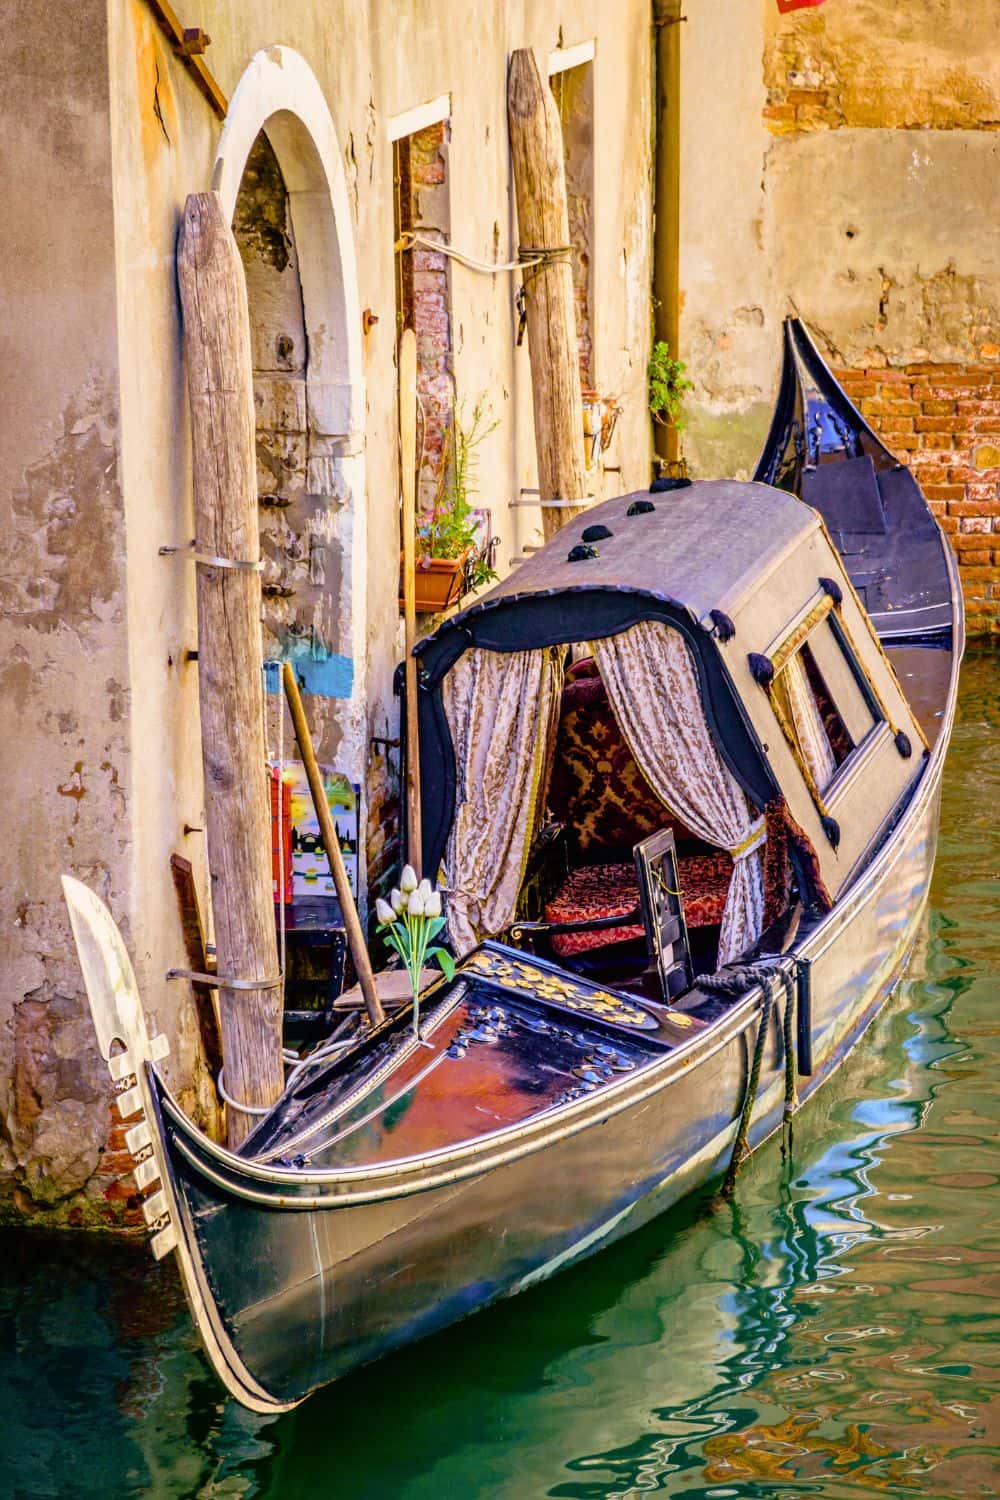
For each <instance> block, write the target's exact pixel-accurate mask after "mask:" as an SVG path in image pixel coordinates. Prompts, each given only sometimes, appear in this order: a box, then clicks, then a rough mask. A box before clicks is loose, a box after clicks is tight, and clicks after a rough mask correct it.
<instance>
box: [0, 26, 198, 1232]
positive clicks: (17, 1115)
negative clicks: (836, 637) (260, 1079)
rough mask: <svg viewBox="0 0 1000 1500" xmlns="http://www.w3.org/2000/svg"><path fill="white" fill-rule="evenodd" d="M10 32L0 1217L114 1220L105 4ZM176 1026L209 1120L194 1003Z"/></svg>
mask: <svg viewBox="0 0 1000 1500" xmlns="http://www.w3.org/2000/svg"><path fill="white" fill-rule="evenodd" d="M4 21H5V27H4V38H3V41H2V42H0V48H2V51H3V75H4V84H3V88H2V90H0V138H2V141H3V148H2V149H3V160H4V171H5V179H6V180H5V203H6V234H5V246H4V254H3V256H2V257H0V274H2V276H3V281H4V287H3V298H2V301H3V306H4V330H3V342H4V358H3V361H2V363H0V372H2V373H0V380H2V385H3V392H2V409H3V420H2V422H0V475H2V479H0V516H2V521H0V604H2V608H0V664H2V665H0V711H2V714H3V719H4V723H5V725H6V726H7V731H8V732H7V737H6V744H5V752H4V776H3V785H4V821H3V833H4V857H3V873H2V875H0V1218H6V1217H8V1216H10V1215H12V1214H14V1215H19V1216H22V1217H24V1218H26V1219H28V1220H29V1221H31V1222H34V1223H50V1224H84V1225H91V1226H101V1225H105V1224H109V1223H117V1222H120V1221H121V1217H122V1212H123V1203H124V1202H125V1200H126V1199H127V1197H128V1193H127V1191H124V1192H123V1190H122V1188H121V1186H120V1185H119V1184H118V1182H117V1180H116V1178H117V1173H118V1171H119V1170H120V1166H121V1163H120V1161H119V1160H117V1159H116V1157H115V1154H114V1153H115V1150H116V1149H117V1148H118V1146H119V1145H120V1142H118V1141H116V1140H115V1139H114V1137H113V1136H112V1134H111V1120H110V1117H109V1109H108V1084H107V1074H106V1071H105V1069H104V1065H103V1063H101V1062H100V1061H99V1059H98V1057H97V1053H96V1049H95V1047H94V1042H93V1031H92V1027H91V1023H90V1016H89V1012H88V1011H87V1009H86V1002H85V1000H84V998H83V993H82V983H81V979H80V972H79V967H78V965H77V962H76V956H75V951H74V949H73V946H72V942H71V939H70V935H69V930H68V923H67V920H66V914H65V907H64V905H63V900H62V892H61V889H60V885H59V877H60V875H61V874H62V873H64V872H68V873H72V874H74V875H77V876H78V877H79V878H80V879H82V880H85V881H86V882H87V883H88V884H89V885H91V886H92V887H93V888H94V889H95V890H97V891H98V892H99V894H100V895H101V896H102V897H103V898H104V900H105V901H107V902H108V903H109V904H110V906H111V909H112V911H113V912H114V913H115V915H116V917H117V918H118V920H119V921H120V922H121V924H122V927H123V930H124V931H125V933H126V936H127V938H128V940H129V942H130V945H132V946H135V945H136V943H137V941H138V942H140V943H141V926H140V924H138V923H137V922H136V921H135V919H134V918H135V885H134V878H135V869H134V862H133V831H134V825H135V820H136V817H137V814H138V811H139V807H140V799H141V796H142V793H141V786H140V787H137V785H136V775H135V763H136V754H137V751H138V757H139V759H140V760H141V758H142V746H141V745H140V746H138V747H136V745H135V742H134V739H133V734H132V723H133V711H132V710H133V691H132V672H131V667H130V661H129V647H130V640H129V633H128V628H127V610H128V607H127V587H126V519H125V504H124V499H123V492H122V469H121V462H122V455H121V424H120V404H121V403H120V369H119V363H118V332H117V319H116V282H115V253H114V216H113V202H112V141H111V118H110V100H109V87H108V57H107V16H106V5H105V3H104V0H81V4H79V5H78V6H76V7H74V17H73V25H72V26H60V25H54V24H53V18H52V15H51V12H50V11H48V9H47V8H46V7H39V6H36V5H29V4H27V3H15V4H13V5H12V6H8V7H7V9H6V10H5V14H4ZM165 654H166V652H165V650H164V655H165ZM154 1009H159V1007H158V1005H157V1004H156V1000H155V997H154ZM161 1016H162V1011H161ZM162 1019H163V1024H164V1025H165V1026H166V1028H167V1030H168V1032H169V1034H170V1037H171V1041H172V1042H173V1044H174V1052H175V1056H179V1057H180V1060H181V1064H182V1069H183V1072H182V1075H181V1076H180V1077H179V1078H178V1084H179V1086H180V1088H181V1091H182V1093H183V1095H184V1098H185V1102H186V1104H187V1106H188V1107H189V1108H191V1109H192V1112H194V1113H196V1114H197V1113H198V1086H197V1076H198V1068H197V1057H196V1048H195V1046H194V1044H193V1042H192V1040H191V1037H190V1035H189V1034H188V1032H187V1031H186V1028H187V1026H188V1018H187V1017H186V1016H185V1015H184V1014H183V1005H182V1004H179V1005H178V1007H177V1009H176V1011H175V1012H174V1014H173V1015H171V1016H169V1017H166V1016H163V1017H162ZM202 1118H204V1116H202Z"/></svg>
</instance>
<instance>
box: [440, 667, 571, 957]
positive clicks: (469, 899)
mask: <svg viewBox="0 0 1000 1500" xmlns="http://www.w3.org/2000/svg"><path fill="white" fill-rule="evenodd" d="M561 690H562V665H561V653H559V652H557V651H554V650H544V651H512V652H501V651H484V650H480V649H479V648H473V649H471V650H469V651H466V652H465V654H464V655H463V656H461V657H459V659H458V661H457V662H456V663H455V665H454V666H453V667H452V669H451V671H450V672H449V673H448V675H447V676H446V677H445V680H444V683H443V687H442V699H443V702H444V710H445V714H446V716H447V719H448V726H449V728H450V730H451V737H452V742H453V744H454V747H455V772H456V778H457V785H456V788H455V817H454V820H453V822H452V825H451V834H450V835H449V838H448V846H447V849H446V850H445V858H444V869H443V879H444V890H445V893H446V902H445V909H446V912H447V916H448V937H449V940H450V941H451V943H452V945H453V947H454V949H455V952H456V953H457V954H462V953H467V952H468V951H469V949H470V948H474V947H475V946H476V944H477V943H478V942H480V941H481V940H482V939H483V938H485V937H495V936H496V935H497V933H499V932H502V931H503V930H504V928H505V927H509V925H510V923H511V922H512V921H513V920H514V911H515V907H516V905H517V897H518V892H519V890H520V887H521V880H522V877H523V875H524V866H525V863H526V861H527V857H528V851H529V849H530V848H531V840H532V838H533V836H534V832H535V827H536V824H537V822H538V816H539V814H540V812H541V809H542V796H541V793H542V783H543V780H544V778H545V776H546V774H547V772H548V768H549V759H550V757H549V750H550V745H551V742H552V738H553V735H554V732H555V725H556V723H557V721H558V711H559V695H560V692H561Z"/></svg>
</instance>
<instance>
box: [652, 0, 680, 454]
mask: <svg viewBox="0 0 1000 1500" xmlns="http://www.w3.org/2000/svg"><path fill="white" fill-rule="evenodd" d="M680 12H681V4H680V0H653V26H654V28H655V31H656V98H655V109H656V116H655V119H656V125H655V141H656V177H655V198H654V204H655V220H654V227H653V329H654V335H655V337H656V338H657V340H662V342H663V343H665V344H666V345H667V346H668V348H669V349H670V357H671V359H677V358H679V356H678V353H677V349H678V345H679V343H680V321H681V284H680V245H681V239H680V213H681V103H680V99H681V22H682V21H683V20H684V17H683V16H682V15H681V13H680ZM653 439H654V442H655V444H656V451H657V454H658V455H659V456H660V458H663V459H666V460H667V462H668V463H671V464H674V463H676V462H677V459H678V457H679V453H680V443H679V434H678V431H677V428H676V426H675V425H674V423H673V422H671V423H670V425H669V426H668V427H664V426H661V425H660V424H659V423H657V424H655V426H654V429H653Z"/></svg>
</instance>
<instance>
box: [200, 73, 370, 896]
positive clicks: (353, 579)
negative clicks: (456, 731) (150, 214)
mask: <svg viewBox="0 0 1000 1500" xmlns="http://www.w3.org/2000/svg"><path fill="white" fill-rule="evenodd" d="M212 186H213V188H215V189H216V191H218V193H219V194H220V196H221V198H222V202H223V207H224V209H225V212H226V213H227V215H228V216H229V218H230V220H231V222H232V224H233V230H234V234H235V236H236V239H237V243H238V244H239V247H240V253H241V255H242V257H243V263H244V268H245V270H246V276H247V294H248V304H249V311H250V325H251V346H252V350H253V358H254V388H255V404H256V413H257V454H258V494H259V498H260V502H261V511H260V522H261V546H262V553H263V556H264V558H265V573H264V579H263V584H264V596H265V597H264V654H265V659H272V660H274V659H286V660H287V659H290V660H294V662H295V665H296V670H297V674H298V676H299V680H300V682H301V684H302V686H303V689H304V691H305V692H306V693H307V694H309V695H310V704H309V708H310V719H311V721H312V723H313V726H314V733H315V735H316V740H317V745H316V748H317V752H318V754H319V756H320V759H321V761H324V762H325V763H327V764H329V765H332V766H335V767H336V769H337V770H338V771H341V772H343V773H344V774H345V775H346V776H347V777H348V778H349V779H350V780H351V781H353V782H355V783H358V784H360V785H361V786H362V787H363V785H364V771H365V757H366V748H367V747H366V722H367V716H366V705H365V683H364V671H363V665H364V641H365V614H366V609H365V605H366V551H367V549H366V545H365V523H366V513H365V474H364V452H363V443H362V427H363V421H364V409H365V400H364V381H363V375H362V369H361V307H360V300H359V295H358V288H357V278H356V271H355V257H354V244H353V234H352V225H351V219H350V212H349V201H348V195H347V187H346V182H345V179H344V172H343V166H342V159H341V153H340V149H339V145H338V142H337V136H336V131H335V129H334V125H333V120H332V118H331V116H330V112H329V108H328V106H327V103H326V100H325V98H324V96H323V93H322V90H321V88H320V85H319V82H318V80H317V79H316V77H315V75H314V74H313V73H312V71H311V69H310V68H309V66H308V64H307V63H306V62H305V60H304V59H303V58H302V57H300V56H299V55H298V54H297V53H295V52H293V51H291V50H290V49H289V48H287V47H271V48H267V49H265V50H263V51H261V52H258V53H257V54H256V55H255V57H254V58H253V59H252V60H251V62H250V64H249V66H248V67H247V69H246V71H245V72H244V74H243V76H242V78H241V79H240V82H239V84H238V85H237V88H236V90H235V92H234V94H233V97H232V101H231V104H230V107H229V112H228V115H227V118H226V124H225V127H224V129H223V133H222V137H221V139H220V142H219V149H218V154H217V157H216V163H215V168H214V172H213V177H212ZM277 709H278V705H277V703H272V704H271V705H270V711H269V718H270V719H271V720H272V721H276V719H277ZM272 730H273V724H272ZM271 738H272V744H273V743H274V742H275V740H276V735H275V734H274V733H273V732H272V736H271ZM361 826H362V827H363V826H364V825H363V822H362V823H361ZM359 876H360V879H361V882H362V884H363V880H364V871H363V869H362V870H359Z"/></svg>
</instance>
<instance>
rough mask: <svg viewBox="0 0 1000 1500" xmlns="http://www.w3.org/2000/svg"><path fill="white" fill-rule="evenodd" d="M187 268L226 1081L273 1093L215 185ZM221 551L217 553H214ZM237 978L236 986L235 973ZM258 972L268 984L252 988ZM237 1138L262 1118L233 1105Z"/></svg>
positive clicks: (256, 745)
mask: <svg viewBox="0 0 1000 1500" xmlns="http://www.w3.org/2000/svg"><path fill="white" fill-rule="evenodd" d="M177 273H178V280H179V283H180V293H181V306H182V309H183V315H184V358H185V363H186V365H187V381H188V398H189V404H190V409H191V449H192V467H193V471H194V510H195V528H196V546H195V550H196V556H197V557H200V558H201V559H202V560H201V561H200V562H198V564H197V597H198V685H199V695H200V703H201V745H202V763H203V766H204V771H205V823H206V833H207V835H208V860H209V869H210V871H211V891H212V911H213V917H214V927H215V936H216V948H217V954H218V973H219V1011H220V1019H221V1024H222V1050H223V1056H224V1058H225V1065H226V1091H227V1093H228V1094H229V1095H230V1096H231V1097H232V1098H233V1099H236V1100H237V1101H238V1102H239V1103H241V1104H248V1105H251V1106H255V1107H258V1108H261V1107H265V1106H270V1105H272V1104H273V1103H274V1102H275V1100H276V1099H277V1098H278V1097H279V1095H280V1094H281V1091H282V1089H283V1087H284V1069H283V1066H282V1057H281V1017H282V995H281V989H280V983H278V984H276V981H278V980H279V974H278V949H277V941H276V938H275V930H274V898H273V890H272V876H271V809H270V803H269V798H268V789H267V780H266V776H265V764H266V760H267V753H266V749H265V745H264V727H263V725H264V701H263V686H262V682H261V661H262V646H261V634H260V608H261V592H260V573H259V571H258V570H257V569H258V564H259V559H260V537H259V534H258V522H257V516H258V511H257V470H256V454H255V437H256V431H255V420H254V402H253V368H252V363H251V355H250V319H249V315H248V312H247V293H246V281H245V279H244V275H243V266H242V263H241V261H240V256H239V251H238V250H237V248H236V241H235V239H234V238H233V234H232V231H231V229H230V227H229V224H228V222H227V220H226V216H225V214H224V213H223V210H222V200H221V199H220V198H219V195H218V193H192V194H191V195H190V197H189V198H188V200H187V203H186V204H185V206H184V218H183V221H182V225H181V234H180V242H179V245H178V250H177ZM213 564H214V565H213ZM229 978H232V979H236V980H238V981H240V987H239V988H233V987H227V985H226V980H227V979H229ZM248 980H260V981H261V985H260V987H259V988H245V989H244V988H243V987H242V985H243V984H244V983H245V982H246V981H248ZM227 1113H228V1121H227V1127H228V1131H227V1133H228V1139H229V1143H230V1145H231V1146H237V1145H239V1144H240V1142H241V1141H242V1140H243V1139H244V1137H245V1136H246V1135H247V1134H248V1132H249V1129H250V1127H251V1125H252V1123H253V1117H252V1116H250V1115H246V1114H243V1113H241V1112H240V1111H239V1110H236V1109H232V1108H230V1109H229V1110H228V1111H227Z"/></svg>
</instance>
